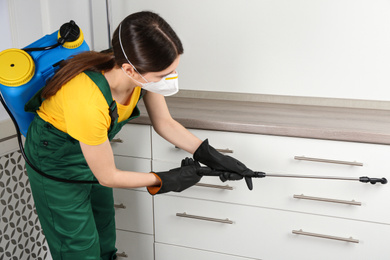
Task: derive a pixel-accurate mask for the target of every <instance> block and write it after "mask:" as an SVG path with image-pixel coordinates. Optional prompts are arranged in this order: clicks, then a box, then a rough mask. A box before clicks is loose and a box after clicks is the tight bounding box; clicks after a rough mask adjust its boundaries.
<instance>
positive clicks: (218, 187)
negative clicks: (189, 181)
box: [195, 182, 233, 190]
mask: <svg viewBox="0 0 390 260" xmlns="http://www.w3.org/2000/svg"><path fill="white" fill-rule="evenodd" d="M195 186H199V187H206V188H214V189H220V190H233V187H232V186H229V185H216V184H208V183H201V182H198V183H197V184H195Z"/></svg>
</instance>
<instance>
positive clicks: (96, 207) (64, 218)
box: [25, 71, 142, 260]
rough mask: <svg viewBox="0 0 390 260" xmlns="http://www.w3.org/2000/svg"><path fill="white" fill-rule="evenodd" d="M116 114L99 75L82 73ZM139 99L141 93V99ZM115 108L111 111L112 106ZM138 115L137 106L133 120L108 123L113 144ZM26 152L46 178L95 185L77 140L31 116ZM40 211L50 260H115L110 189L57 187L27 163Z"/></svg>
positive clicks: (34, 104)
mask: <svg viewBox="0 0 390 260" xmlns="http://www.w3.org/2000/svg"><path fill="white" fill-rule="evenodd" d="M85 74H87V75H88V76H89V77H90V78H91V79H92V80H93V81H94V82H95V84H96V85H97V86H98V87H99V89H100V90H101V92H102V93H103V95H104V97H105V99H106V101H107V103H108V105H109V106H110V109H112V110H115V112H116V103H115V102H113V99H112V95H111V91H110V87H109V85H108V82H107V81H106V79H105V77H104V76H103V75H102V74H101V73H97V72H91V71H86V72H85ZM141 98H142V93H141V97H140V99H141ZM41 102H42V100H41V99H40V95H39V94H37V95H35V96H34V97H33V99H32V100H30V101H29V102H28V103H27V105H26V110H27V111H30V112H31V111H32V112H35V111H36V110H37V109H38V108H39V106H40V104H41ZM112 105H113V106H112ZM139 115H140V112H139V109H138V108H137V106H136V107H135V108H134V110H133V112H132V114H131V116H130V117H129V118H128V119H127V120H125V121H123V122H120V123H118V117H117V116H116V119H115V121H114V122H112V123H111V127H110V130H109V132H108V139H109V140H112V139H113V138H114V136H115V135H116V134H117V133H118V132H119V131H120V130H121V128H122V127H123V125H125V124H126V123H127V122H128V121H130V120H131V119H134V118H136V117H138V116H139ZM25 152H26V155H27V157H28V158H29V160H30V161H31V162H32V163H33V165H34V166H35V167H36V168H38V169H39V170H40V171H42V172H44V173H45V174H47V175H50V176H54V177H57V178H62V179H67V180H80V181H86V180H87V181H97V180H96V178H95V177H94V175H93V173H92V171H91V170H90V169H89V167H88V165H87V162H86V160H85V159H84V156H83V154H82V151H81V147H80V144H79V141H77V140H75V139H74V138H72V137H71V136H70V135H68V134H67V133H64V132H62V131H60V130H58V129H56V128H55V127H54V126H53V125H51V124H50V123H48V122H45V121H44V120H42V119H41V118H40V117H39V116H38V115H36V116H35V118H34V120H33V122H32V123H31V125H30V127H29V130H28V132H27V137H26V144H25ZM26 168H27V173H28V177H29V180H30V185H31V189H32V193H33V197H34V202H35V206H36V209H37V212H38V217H39V221H40V223H41V225H42V229H43V232H44V234H45V236H46V239H47V242H48V245H49V247H50V252H51V254H52V257H53V259H54V260H57V259H61V260H78V259H80V260H81V259H82V260H88V259H94V260H96V259H101V260H111V259H115V258H116V256H115V253H116V248H115V237H116V234H115V233H116V232H115V211H114V199H113V191H112V188H108V187H104V186H101V185H100V184H80V183H66V182H59V181H56V180H52V179H49V178H46V177H44V176H42V175H40V174H39V173H37V172H35V171H34V170H33V169H32V168H31V167H30V166H29V165H28V164H26Z"/></svg>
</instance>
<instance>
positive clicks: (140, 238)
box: [116, 230, 154, 260]
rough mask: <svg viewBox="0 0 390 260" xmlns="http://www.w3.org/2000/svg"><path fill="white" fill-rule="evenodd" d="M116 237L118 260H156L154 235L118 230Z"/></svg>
mask: <svg viewBox="0 0 390 260" xmlns="http://www.w3.org/2000/svg"><path fill="white" fill-rule="evenodd" d="M116 236H117V238H116V248H117V249H118V251H117V259H118V260H125V259H142V260H154V253H153V252H154V250H153V236H152V235H145V234H139V233H132V232H127V231H121V230H117V232H116Z"/></svg>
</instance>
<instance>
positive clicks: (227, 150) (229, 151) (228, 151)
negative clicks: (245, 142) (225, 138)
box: [215, 148, 233, 153]
mask: <svg viewBox="0 0 390 260" xmlns="http://www.w3.org/2000/svg"><path fill="white" fill-rule="evenodd" d="M215 150H217V151H218V152H220V153H233V150H230V149H229V148H226V149H215Z"/></svg>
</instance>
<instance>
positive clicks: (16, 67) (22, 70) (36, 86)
mask: <svg viewBox="0 0 390 260" xmlns="http://www.w3.org/2000/svg"><path fill="white" fill-rule="evenodd" d="M88 50H89V47H88V45H87V43H86V42H85V41H84V35H83V32H82V31H81V30H80V29H79V27H78V26H77V25H76V24H75V22H74V21H70V22H69V23H65V24H64V25H62V26H61V28H60V30H58V31H56V32H54V33H52V34H50V35H46V36H44V37H42V38H41V39H39V40H37V41H35V42H33V43H31V44H30V45H28V46H26V47H25V48H23V49H7V50H4V51H2V52H0V92H1V95H2V96H3V98H4V100H5V102H6V104H7V107H8V108H9V110H10V111H11V113H12V115H13V116H14V117H15V120H16V121H17V123H18V125H19V128H20V132H21V133H22V134H23V135H24V136H26V134H27V130H28V127H29V125H30V123H31V122H32V120H33V119H34V114H32V113H28V112H25V111H24V105H25V104H26V103H27V101H29V100H30V99H31V97H32V96H33V95H34V94H35V93H36V92H38V90H40V89H41V88H42V87H44V86H45V85H46V82H47V80H48V79H50V78H51V77H52V76H53V75H54V73H55V72H56V70H57V69H58V65H59V63H60V62H61V61H63V60H65V59H67V58H68V57H70V56H72V55H76V54H78V53H80V52H83V51H88Z"/></svg>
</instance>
